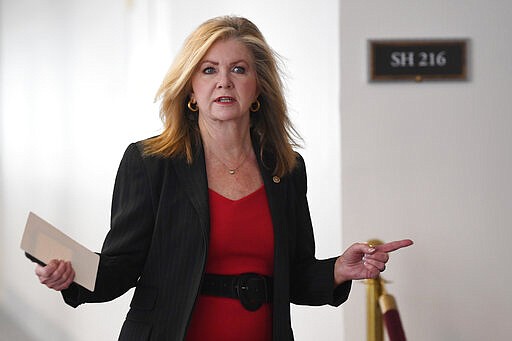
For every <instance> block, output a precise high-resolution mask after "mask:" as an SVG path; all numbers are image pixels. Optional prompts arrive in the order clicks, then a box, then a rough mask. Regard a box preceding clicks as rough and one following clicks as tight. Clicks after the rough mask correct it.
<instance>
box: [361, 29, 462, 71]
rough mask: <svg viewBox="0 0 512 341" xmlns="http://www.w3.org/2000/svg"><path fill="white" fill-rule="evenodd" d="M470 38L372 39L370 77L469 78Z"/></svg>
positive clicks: (370, 43) (370, 46)
mask: <svg viewBox="0 0 512 341" xmlns="http://www.w3.org/2000/svg"><path fill="white" fill-rule="evenodd" d="M466 43H467V40H465V39H461V40H370V41H369V50H370V51H369V58H370V80H372V81H381V80H387V81H388V80H415V81H422V80H424V79H438V80H443V79H449V80H466V79H467V58H466Z"/></svg>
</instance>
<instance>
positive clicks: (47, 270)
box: [36, 259, 75, 291]
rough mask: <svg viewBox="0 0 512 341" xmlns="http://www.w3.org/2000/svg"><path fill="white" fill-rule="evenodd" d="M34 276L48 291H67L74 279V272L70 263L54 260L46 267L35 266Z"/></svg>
mask: <svg viewBox="0 0 512 341" xmlns="http://www.w3.org/2000/svg"><path fill="white" fill-rule="evenodd" d="M36 276H37V277H39V282H41V283H42V284H44V285H46V286H47V287H48V288H50V289H54V290H57V291H61V290H64V289H67V288H68V287H69V285H70V284H71V283H72V282H73V280H74V279H75V270H73V267H72V266H71V262H66V261H63V260H57V259H54V260H52V261H50V263H48V264H47V265H46V266H41V265H37V266H36Z"/></svg>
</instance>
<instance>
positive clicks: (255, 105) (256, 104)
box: [249, 100, 261, 112]
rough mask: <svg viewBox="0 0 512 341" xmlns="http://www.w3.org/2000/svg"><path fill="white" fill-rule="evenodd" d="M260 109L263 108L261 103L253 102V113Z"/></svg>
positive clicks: (251, 108)
mask: <svg viewBox="0 0 512 341" xmlns="http://www.w3.org/2000/svg"><path fill="white" fill-rule="evenodd" d="M260 107H261V104H260V101H258V100H256V102H253V103H252V104H251V107H250V108H249V109H250V110H251V111H252V112H256V111H258V110H260Z"/></svg>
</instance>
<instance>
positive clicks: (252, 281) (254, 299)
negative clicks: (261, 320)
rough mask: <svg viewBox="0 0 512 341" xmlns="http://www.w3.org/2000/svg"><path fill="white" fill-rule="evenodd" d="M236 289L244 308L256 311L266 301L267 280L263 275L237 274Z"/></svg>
mask: <svg viewBox="0 0 512 341" xmlns="http://www.w3.org/2000/svg"><path fill="white" fill-rule="evenodd" d="M259 283H262V284H260V285H258V284H259ZM236 291H237V294H238V297H239V298H240V302H241V303H242V305H243V306H244V308H245V309H247V310H249V311H256V310H258V309H259V308H260V307H261V306H262V304H263V302H265V301H266V293H267V282H266V281H265V278H264V277H263V276H261V275H258V274H255V273H245V274H241V275H240V276H238V281H237V283H236Z"/></svg>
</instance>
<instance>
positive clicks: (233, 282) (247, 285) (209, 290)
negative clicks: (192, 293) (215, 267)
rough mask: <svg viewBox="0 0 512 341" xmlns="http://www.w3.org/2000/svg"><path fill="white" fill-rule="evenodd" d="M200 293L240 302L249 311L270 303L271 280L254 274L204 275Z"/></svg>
mask: <svg viewBox="0 0 512 341" xmlns="http://www.w3.org/2000/svg"><path fill="white" fill-rule="evenodd" d="M201 293H202V294H204V295H210V296H221V297H227V298H234V299H238V300H240V303H242V305H243V306H244V308H245V309H247V310H249V311H256V310H258V309H259V307H261V305H262V304H263V303H270V302H272V278H271V277H267V276H263V275H258V274H255V273H244V274H240V275H216V274H205V275H204V279H203V284H202V287H201Z"/></svg>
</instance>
